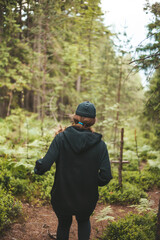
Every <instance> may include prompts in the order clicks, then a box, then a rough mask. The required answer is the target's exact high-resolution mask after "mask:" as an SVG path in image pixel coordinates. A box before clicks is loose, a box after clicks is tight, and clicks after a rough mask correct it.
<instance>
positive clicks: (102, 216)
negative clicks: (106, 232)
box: [95, 206, 114, 222]
mask: <svg viewBox="0 0 160 240" xmlns="http://www.w3.org/2000/svg"><path fill="white" fill-rule="evenodd" d="M112 212H113V211H112V209H111V207H110V206H107V207H105V208H103V209H102V210H101V211H100V212H99V213H98V215H97V216H96V217H95V218H96V219H97V220H96V222H101V221H104V220H114V217H113V216H110V215H109V214H112Z"/></svg>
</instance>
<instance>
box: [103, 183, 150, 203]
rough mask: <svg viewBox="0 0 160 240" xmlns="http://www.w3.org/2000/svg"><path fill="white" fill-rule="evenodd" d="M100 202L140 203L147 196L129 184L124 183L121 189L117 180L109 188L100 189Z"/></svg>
mask: <svg viewBox="0 0 160 240" xmlns="http://www.w3.org/2000/svg"><path fill="white" fill-rule="evenodd" d="M99 195H100V200H101V201H105V202H107V203H120V204H130V203H139V201H140V199H141V198H146V197H147V194H146V193H145V192H144V191H143V190H142V189H140V188H139V187H138V186H136V185H134V184H131V183H129V182H123V188H122V189H119V184H118V181H117V180H112V181H111V183H109V184H108V185H107V186H104V187H102V188H100V189H99Z"/></svg>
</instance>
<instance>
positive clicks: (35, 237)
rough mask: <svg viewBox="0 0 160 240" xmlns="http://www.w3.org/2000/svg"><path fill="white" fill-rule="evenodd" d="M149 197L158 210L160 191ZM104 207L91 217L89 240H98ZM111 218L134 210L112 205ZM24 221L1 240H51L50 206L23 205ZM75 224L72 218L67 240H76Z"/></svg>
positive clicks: (53, 223)
mask: <svg viewBox="0 0 160 240" xmlns="http://www.w3.org/2000/svg"><path fill="white" fill-rule="evenodd" d="M149 197H150V199H151V200H153V201H154V205H153V208H154V209H158V201H159V198H160V191H159V190H157V191H153V192H149ZM104 207H106V205H103V204H98V205H97V207H96V209H95V212H94V214H93V216H91V227H92V231H91V238H90V239H91V240H95V239H100V238H99V237H100V236H101V234H102V232H103V230H104V229H105V226H106V225H107V221H106V220H105V221H101V222H97V221H96V217H97V215H98V213H99V212H100V210H102V209H103V208H104ZM111 208H112V211H113V212H112V214H110V215H111V216H113V217H115V219H117V218H118V217H124V216H125V215H126V214H127V213H128V212H130V211H132V212H134V211H135V210H134V208H130V207H127V206H120V205H112V206H111ZM23 211H24V219H19V220H18V221H17V222H16V223H14V224H12V225H11V227H10V228H9V229H6V231H5V234H4V235H3V236H0V239H1V240H51V239H53V238H52V236H53V235H54V234H55V233H56V228H57V218H56V216H55V214H54V212H53V210H52V207H51V206H50V205H47V206H41V207H40V206H32V205H29V204H27V203H25V204H23ZM77 239H78V238H77V223H76V220H75V218H74V217H73V223H72V226H71V229H70V238H69V240H77Z"/></svg>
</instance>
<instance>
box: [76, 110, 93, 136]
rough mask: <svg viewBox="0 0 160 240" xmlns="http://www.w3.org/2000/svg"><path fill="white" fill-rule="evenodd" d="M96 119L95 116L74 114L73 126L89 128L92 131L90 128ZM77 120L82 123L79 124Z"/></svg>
mask: <svg viewBox="0 0 160 240" xmlns="http://www.w3.org/2000/svg"><path fill="white" fill-rule="evenodd" d="M95 121H96V119H95V118H88V117H82V116H79V115H76V114H75V115H74V116H73V124H72V125H73V126H75V127H77V128H80V129H86V130H90V131H91V132H93V129H92V128H91V126H93V125H94V124H95ZM79 122H81V123H83V125H82V124H80V123H79Z"/></svg>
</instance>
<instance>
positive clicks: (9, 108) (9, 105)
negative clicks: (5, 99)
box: [7, 91, 13, 116]
mask: <svg viewBox="0 0 160 240" xmlns="http://www.w3.org/2000/svg"><path fill="white" fill-rule="evenodd" d="M12 98H13V93H12V91H11V92H10V93H9V104H8V110H7V116H9V115H10V110H11V103H12Z"/></svg>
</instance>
